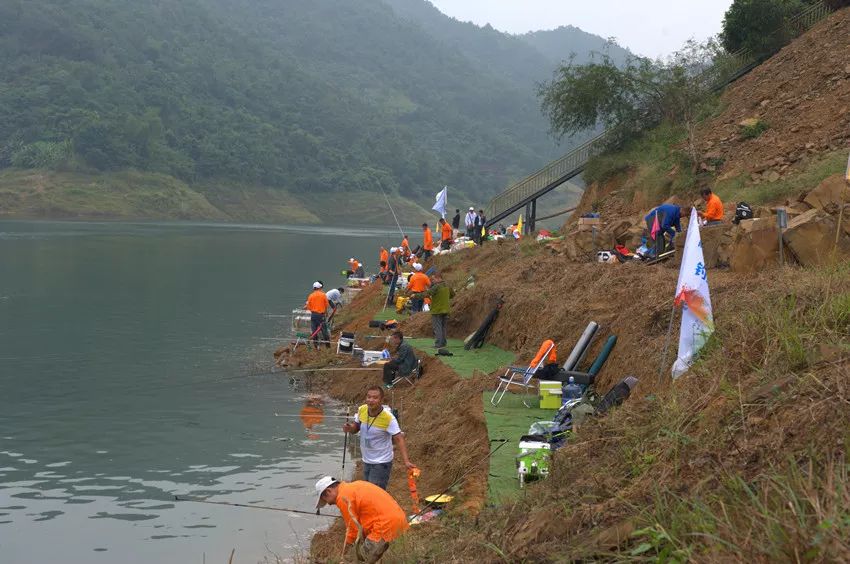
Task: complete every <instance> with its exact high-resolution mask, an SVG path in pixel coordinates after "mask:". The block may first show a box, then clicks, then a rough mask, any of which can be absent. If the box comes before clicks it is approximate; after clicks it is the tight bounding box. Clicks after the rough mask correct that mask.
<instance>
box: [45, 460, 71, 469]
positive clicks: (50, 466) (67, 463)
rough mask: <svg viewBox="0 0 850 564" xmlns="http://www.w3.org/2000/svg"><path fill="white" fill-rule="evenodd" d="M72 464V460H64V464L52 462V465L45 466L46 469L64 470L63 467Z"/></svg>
mask: <svg viewBox="0 0 850 564" xmlns="http://www.w3.org/2000/svg"><path fill="white" fill-rule="evenodd" d="M69 464H71V461H70V460H63V461H62V462H51V463H50V464H45V465H44V467H45V468H62V467H63V466H68V465H69Z"/></svg>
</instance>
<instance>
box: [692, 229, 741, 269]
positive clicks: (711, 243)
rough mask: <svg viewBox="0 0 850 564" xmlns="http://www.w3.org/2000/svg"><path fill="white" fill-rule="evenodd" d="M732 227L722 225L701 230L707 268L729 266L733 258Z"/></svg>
mask: <svg viewBox="0 0 850 564" xmlns="http://www.w3.org/2000/svg"><path fill="white" fill-rule="evenodd" d="M732 227H733V226H732V224H731V223H721V224H718V225H711V226H706V227H701V228H700V230H699V234H700V240H701V241H702V254H703V258H704V259H705V266H706V268H717V267H718V266H729V260H730V258H731V256H732Z"/></svg>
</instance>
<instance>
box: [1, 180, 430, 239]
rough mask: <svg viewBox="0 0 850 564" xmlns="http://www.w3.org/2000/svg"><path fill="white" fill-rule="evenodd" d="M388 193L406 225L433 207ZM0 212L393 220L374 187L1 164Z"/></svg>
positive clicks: (353, 222)
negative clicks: (313, 186)
mask: <svg viewBox="0 0 850 564" xmlns="http://www.w3.org/2000/svg"><path fill="white" fill-rule="evenodd" d="M388 197H389V199H390V203H391V205H392V206H393V209H394V210H395V212H396V214H398V216H399V218H403V219H404V221H405V222H407V223H408V224H410V225H416V224H419V223H421V222H422V221H433V217H434V216H433V212H430V211H428V210H426V209H424V207H422V206H420V205H418V204H416V203H415V202H411V201H410V200H407V199H405V198H402V197H400V196H398V195H394V194H393V195H388ZM0 217H8V218H53V219H152V220H196V221H233V222H252V223H287V224H301V225H315V224H322V223H325V224H341V225H387V226H389V225H395V219H394V218H393V216H392V213H391V212H390V209H389V207H388V206H387V203H386V200H385V199H384V197H383V195H382V194H380V193H377V194H375V193H365V192H364V193H359V192H358V193H334V192H328V193H326V194H297V195H296V194H292V193H290V192H288V191H286V190H282V189H277V188H268V187H257V186H250V185H240V184H236V183H232V182H228V183H222V184H213V183H208V184H203V185H192V186H190V185H188V184H186V183H185V182H182V181H180V180H177V179H176V178H174V177H172V176H168V175H163V174H156V173H147V172H138V171H122V172H114V173H102V174H87V173H81V172H55V171H38V170H17V169H5V170H3V171H0Z"/></svg>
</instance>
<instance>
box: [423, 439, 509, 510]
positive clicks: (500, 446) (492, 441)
mask: <svg viewBox="0 0 850 564" xmlns="http://www.w3.org/2000/svg"><path fill="white" fill-rule="evenodd" d="M490 442H491V443H495V442H501V443H502V444H500V445H499V446H497V447H496V448H494V449H493V450H491V451H490V454H488V455H487V456H485V457H484V458H482V459H481V460H479V461H478V462H476V463H474V464H472V466H470V467H469V468H468V469H467V471H466V472H464V473H463V474H461V475H460V476H458V477H457V479H456V480H455V481H454V482H452V483H451V484H449V485H448V487H446V489H444V490H443V491H442V492H440V494H439V495H437V496H436V498H435V499H438V500H439V499H440V498H442V497H443V496H444V495H446V494H447V493H449V490H451V489H452V488H453V487H455V486H456V485H457V484H458V482H460V481H461V480H462V479H464V478H465V477H466V476H468V475H469V473H470V472H472V471H473V470H474V469H475V468H476V467H477V466H478V465H479V464H481V463H482V462H486V461H487V460H490V458H491V457H492V456H493V455H494V454H496V453H497V452H499V449H500V448H502V447H503V446H505V445H506V444H508V439H491V440H490ZM427 510H428V505H425V508H424V509H422V510H421V511H419V513H417V514H415V515H411V516H410V517H408V518H407V520H408V521H413V520H414V519H416V518H417V517H419V516H420V515H422V514H423V513H425V512H426V511H427Z"/></svg>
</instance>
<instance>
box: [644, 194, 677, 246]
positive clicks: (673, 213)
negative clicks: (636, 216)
mask: <svg viewBox="0 0 850 564" xmlns="http://www.w3.org/2000/svg"><path fill="white" fill-rule="evenodd" d="M656 216H657V217H658V225H659V227H660V231H659V232H658V233H657V234H656V237H655V256H656V257H658V256H659V255H661V254H662V253H663V252H664V251H665V249H666V248H671V249H672V248H673V238H674V237H675V236H676V232H677V231H678V232H679V233H681V232H682V221H681V220H682V208H680V207H679V206H676V205H673V204H661V205H660V206H658V207H657V208H655V209H653V210H652V211H651V212H649V213H648V214H647V215H646V217H644V219H645V220H646V226H647V228H648V229H649V234H650V238H651V237H652V226H653V224H654V223H655V218H656ZM673 228H675V231H674V230H673ZM665 233H666V234H668V235H670V242H669V243H668V245H669V247H668V246H667V245H665V241H664V234H665Z"/></svg>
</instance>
